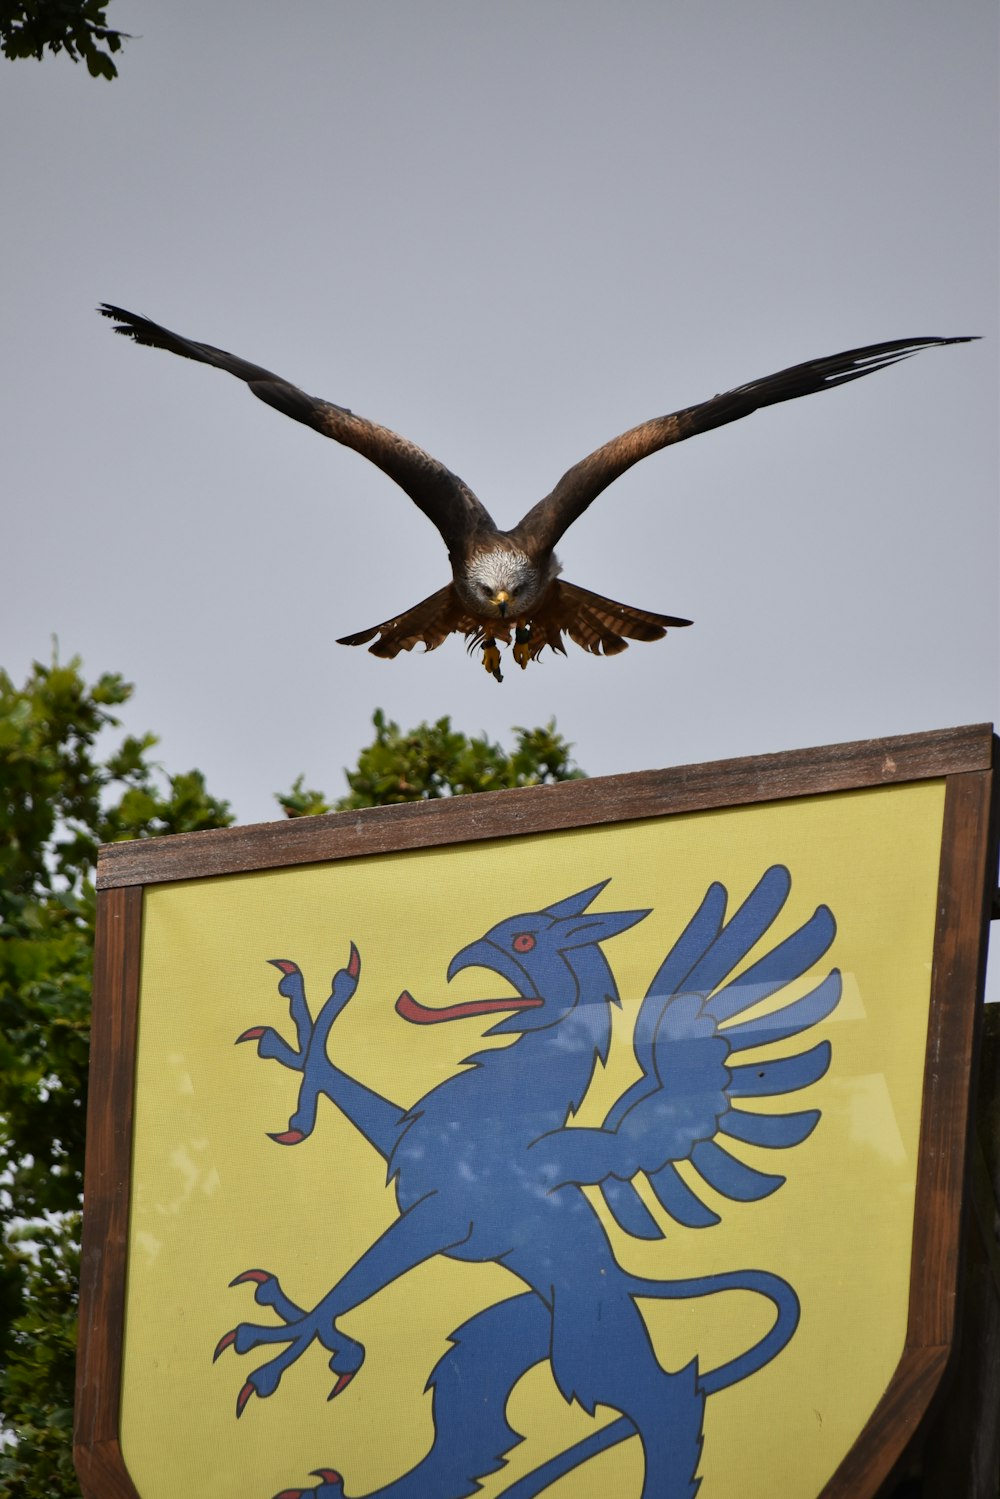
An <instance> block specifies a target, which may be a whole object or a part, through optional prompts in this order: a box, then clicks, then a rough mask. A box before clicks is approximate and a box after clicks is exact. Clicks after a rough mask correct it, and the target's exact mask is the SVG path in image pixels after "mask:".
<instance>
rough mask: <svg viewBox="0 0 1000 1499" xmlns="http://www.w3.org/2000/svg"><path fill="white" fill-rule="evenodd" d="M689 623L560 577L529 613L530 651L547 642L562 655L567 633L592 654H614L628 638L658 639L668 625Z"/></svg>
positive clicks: (537, 650)
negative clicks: (609, 597)
mask: <svg viewBox="0 0 1000 1499" xmlns="http://www.w3.org/2000/svg"><path fill="white" fill-rule="evenodd" d="M690 623H691V621H690V620H689V619H677V618H675V617H674V615H672V614H653V613H652V612H651V611H650V610H648V609H636V608H635V607H634V606H633V605H632V604H619V603H617V602H616V601H615V600H614V599H606V598H604V597H603V596H602V595H601V594H599V593H591V592H590V590H589V589H587V588H579V587H578V586H577V585H576V584H575V583H567V582H566V581H565V579H563V578H559V579H557V580H556V582H555V583H553V584H552V587H551V588H550V589H549V591H548V593H547V594H546V596H545V599H544V600H543V602H542V604H541V605H540V606H539V607H538V608H537V609H535V611H534V612H533V614H532V616H531V647H532V654H533V655H537V654H538V652H539V651H540V650H542V648H543V647H544V646H546V645H547V646H549V647H550V648H551V649H552V650H554V651H561V652H562V654H563V655H565V654H566V647H565V646H564V645H563V643H562V637H563V635H564V634H566V635H568V636H569V638H570V639H571V640H574V641H575V642H576V644H577V645H579V646H582V647H583V649H584V650H585V651H591V652H592V653H593V654H594V655H595V656H600V655H605V656H616V655H617V654H618V652H619V651H624V650H626V649H627V647H628V643H629V641H630V640H661V639H662V638H663V636H664V635H665V634H666V633H667V629H668V628H670V627H680V626H682V625H689V624H690Z"/></svg>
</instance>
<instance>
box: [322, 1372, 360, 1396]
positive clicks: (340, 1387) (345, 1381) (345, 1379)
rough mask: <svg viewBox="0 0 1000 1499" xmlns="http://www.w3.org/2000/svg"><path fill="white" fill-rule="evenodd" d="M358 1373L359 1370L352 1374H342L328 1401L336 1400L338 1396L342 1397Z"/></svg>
mask: <svg viewBox="0 0 1000 1499" xmlns="http://www.w3.org/2000/svg"><path fill="white" fill-rule="evenodd" d="M356 1373H357V1370H356V1369H352V1370H351V1372H350V1374H341V1375H340V1376H339V1378H338V1380H337V1383H336V1384H335V1385H334V1387H333V1389H332V1390H331V1391H330V1393H329V1395H327V1397H326V1398H327V1400H336V1398H337V1396H338V1395H342V1394H343V1393H344V1391H345V1390H346V1389H347V1386H348V1385H349V1384H350V1382H351V1380H352V1379H353V1378H354V1376H355V1374H356Z"/></svg>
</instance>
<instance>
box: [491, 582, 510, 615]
mask: <svg viewBox="0 0 1000 1499" xmlns="http://www.w3.org/2000/svg"><path fill="white" fill-rule="evenodd" d="M493 602H494V604H496V606H497V608H498V609H499V610H500V617H501V619H506V617H507V605H508V604H509V603H510V594H509V593H508V592H507V590H506V588H501V589H499V590H498V591H497V592H496V593H495V594H494V595H493Z"/></svg>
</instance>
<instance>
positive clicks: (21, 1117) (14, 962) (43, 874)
mask: <svg viewBox="0 0 1000 1499" xmlns="http://www.w3.org/2000/svg"><path fill="white" fill-rule="evenodd" d="M132 690H133V689H132V687H131V686H130V685H129V684H128V683H126V682H124V681H122V679H121V677H119V676H115V675H110V674H108V675H104V676H102V677H100V678H99V679H98V680H97V681H96V682H95V683H92V684H89V685H88V684H87V682H86V681H85V680H84V677H83V675H82V671H81V665H80V662H79V660H73V661H71V662H69V663H68V664H66V665H62V664H60V663H59V662H58V661H56V660H54V661H53V662H52V663H51V665H49V666H42V665H39V664H37V663H36V664H35V666H34V668H33V671H32V673H31V675H30V676H29V678H28V680H27V682H26V683H25V685H24V686H23V687H16V686H15V685H14V683H13V682H12V681H11V679H10V677H9V676H8V675H7V674H6V673H5V672H3V671H0V1444H2V1443H3V1442H4V1440H5V1434H6V1438H7V1444H6V1445H5V1446H4V1445H0V1493H2V1494H3V1495H4V1496H5V1499H40V1496H44V1499H75V1496H78V1495H79V1487H78V1485H77V1482H76V1477H75V1474H74V1471H73V1463H72V1455H71V1431H72V1404H73V1382H74V1363H75V1346H76V1285H77V1278H78V1270H79V1231H80V1215H79V1207H80V1199H81V1191H82V1184H83V1148H84V1126H85V1120H86V1092H87V1053H88V1043H89V1034H90V968H91V953H92V947H93V935H94V904H95V902H94V886H93V877H94V867H95V863H96V857H97V847H98V845H99V844H100V843H111V842H117V841H119V840H121V839H125V838H151V837H158V836H160V835H162V834H165V833H181V832H191V831H196V830H198V829H201V828H210V827H224V826H226V825H227V824H228V823H230V822H231V821H232V816H231V814H230V811H229V808H228V806H227V805H226V803H225V802H222V801H219V800H217V799H216V798H214V797H212V796H210V795H209V793H208V791H207V790H206V788H205V783H204V779H203V777H202V775H201V774H200V772H198V771H189V772H188V773H187V774H184V775H174V776H168V775H165V774H164V773H163V772H162V770H160V768H159V767H158V766H157V765H156V764H155V762H154V761H153V760H152V759H151V758H150V753H151V751H152V749H153V747H154V746H155V744H156V740H155V738H154V737H153V736H152V735H149V734H147V735H144V736H142V737H141V738H135V737H133V736H124V737H122V736H120V735H118V734H116V731H117V730H119V729H120V723H119V721H118V719H117V718H116V717H115V713H114V710H115V709H116V708H118V707H120V706H121V705H122V704H123V703H125V702H127V701H128V699H129V698H130V697H131V694H132ZM374 727H375V737H374V739H373V741H372V743H371V744H370V745H368V746H366V748H365V749H363V750H362V751H361V754H360V757H359V761H358V767H357V769H356V770H355V771H350V772H347V781H348V785H349V787H350V790H349V792H348V794H347V795H346V796H344V797H343V798H341V799H340V800H339V801H337V802H335V803H334V804H333V807H335V808H338V809H339V808H343V809H347V808H351V809H353V808H357V807H370V806H376V805H384V804H385V803H389V802H400V801H415V800H422V799H425V798H430V797H441V796H451V795H462V794H466V793H469V792H476V791H485V790H495V789H498V788H500V787H509V786H528V785H538V784H541V783H544V782H551V781H562V780H568V779H572V778H574V777H577V776H580V775H582V771H580V770H578V769H576V768H575V767H574V766H573V764H572V761H571V758H570V752H569V746H568V745H567V744H566V743H565V741H564V740H563V739H562V738H561V737H560V736H559V735H558V733H557V732H556V729H555V725H554V724H549V725H548V727H547V728H544V729H531V730H529V729H517V730H515V734H516V743H515V747H514V749H513V750H512V751H509V752H508V751H505V750H504V749H503V748H502V747H501V746H500V745H498V744H495V743H491V742H490V741H489V740H487V739H486V738H485V737H480V738H474V739H470V738H468V737H467V736H466V735H464V734H462V733H460V732H459V731H458V730H456V729H453V728H452V726H451V723H450V721H449V720H448V719H447V718H442V719H440V720H439V721H438V722H437V723H435V724H421V725H420V726H419V727H418V728H416V729H414V730H411V731H410V732H408V733H403V732H402V731H401V730H400V728H399V725H398V724H395V723H393V722H391V720H388V719H386V718H385V716H384V714H382V713H381V712H377V713H376V714H375V717H374ZM278 801H279V803H280V804H281V806H282V807H284V809H285V811H286V813H287V814H288V815H289V816H304V815H308V814H310V813H315V812H326V811H329V810H331V805H330V804H329V803H328V802H327V800H326V798H325V796H324V795H323V793H322V792H319V791H312V790H306V789H304V777H300V778H299V780H298V781H297V782H296V783H295V785H294V786H293V788H292V790H291V791H290V792H288V793H287V794H286V795H284V796H281V797H279V798H278ZM11 1435H12V1436H13V1440H11V1439H10V1438H11Z"/></svg>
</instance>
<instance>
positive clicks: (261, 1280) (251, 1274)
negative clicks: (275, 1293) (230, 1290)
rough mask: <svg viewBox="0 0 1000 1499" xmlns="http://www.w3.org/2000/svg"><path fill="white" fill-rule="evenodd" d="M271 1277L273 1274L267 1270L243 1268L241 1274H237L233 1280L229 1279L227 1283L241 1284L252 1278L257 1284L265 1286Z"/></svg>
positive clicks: (232, 1284) (231, 1284) (272, 1277)
mask: <svg viewBox="0 0 1000 1499" xmlns="http://www.w3.org/2000/svg"><path fill="white" fill-rule="evenodd" d="M273 1279H274V1276H273V1275H271V1274H269V1273H268V1271H267V1270H244V1271H242V1273H241V1274H239V1275H237V1277H236V1279H235V1280H231V1281H230V1282H229V1284H230V1286H241V1285H243V1283H244V1281H248V1280H252V1281H255V1282H256V1284H257V1285H258V1286H266V1285H267V1282H268V1281H269V1280H273Z"/></svg>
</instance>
